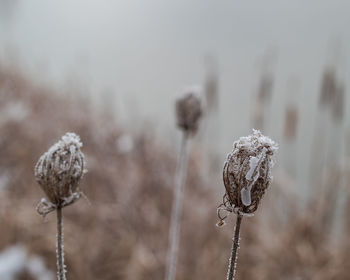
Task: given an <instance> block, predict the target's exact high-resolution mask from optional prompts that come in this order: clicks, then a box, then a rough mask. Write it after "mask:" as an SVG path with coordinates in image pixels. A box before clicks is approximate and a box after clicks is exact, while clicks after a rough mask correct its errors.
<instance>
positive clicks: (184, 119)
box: [175, 90, 202, 134]
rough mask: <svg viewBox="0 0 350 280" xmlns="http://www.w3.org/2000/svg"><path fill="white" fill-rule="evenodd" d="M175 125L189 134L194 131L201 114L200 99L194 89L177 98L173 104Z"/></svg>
mask: <svg viewBox="0 0 350 280" xmlns="http://www.w3.org/2000/svg"><path fill="white" fill-rule="evenodd" d="M175 109H176V117H177V125H178V127H179V128H180V129H182V130H184V131H185V132H188V133H190V134H194V133H196V131H197V129H198V124H199V119H200V117H201V116H202V104H201V99H200V98H199V97H198V96H197V94H196V92H195V91H194V90H192V91H189V92H188V93H187V94H186V95H185V96H183V97H182V98H180V99H178V100H177V101H176V104H175Z"/></svg>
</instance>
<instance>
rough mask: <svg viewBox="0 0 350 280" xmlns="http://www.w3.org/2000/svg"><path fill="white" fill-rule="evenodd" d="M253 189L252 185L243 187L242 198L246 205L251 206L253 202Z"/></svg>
mask: <svg viewBox="0 0 350 280" xmlns="http://www.w3.org/2000/svg"><path fill="white" fill-rule="evenodd" d="M251 189H252V188H251V187H250V186H249V187H248V188H247V189H246V188H243V189H241V200H242V203H243V204H244V205H245V206H249V205H250V204H251V203H252V198H251V195H250V191H251Z"/></svg>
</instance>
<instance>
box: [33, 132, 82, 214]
mask: <svg viewBox="0 0 350 280" xmlns="http://www.w3.org/2000/svg"><path fill="white" fill-rule="evenodd" d="M82 146H83V144H82V143H81V141H80V138H79V136H78V135H76V134H75V133H66V134H65V135H64V136H63V137H62V138H61V140H60V141H58V142H57V143H56V144H55V145H53V146H52V147H51V148H50V149H49V150H48V151H47V152H46V153H44V154H43V155H42V156H41V157H40V159H39V161H38V163H37V164H36V166H35V170H34V173H35V178H36V181H37V182H38V184H39V185H40V186H41V188H42V189H43V191H44V192H45V194H46V196H47V197H48V199H49V202H47V201H46V200H45V199H44V200H42V201H41V202H40V203H39V205H38V207H37V209H38V212H39V213H40V214H42V215H45V214H44V213H45V212H46V214H47V213H48V212H51V211H52V210H54V209H55V208H56V207H57V206H60V207H64V206H66V205H69V204H72V203H73V202H74V201H76V200H77V199H79V197H80V191H79V189H78V184H79V181H80V179H81V178H82V177H83V175H84V173H85V172H86V171H85V160H84V154H83V153H82V152H81V150H80V148H81V147H82ZM39 209H41V210H42V213H41V212H40V211H39Z"/></svg>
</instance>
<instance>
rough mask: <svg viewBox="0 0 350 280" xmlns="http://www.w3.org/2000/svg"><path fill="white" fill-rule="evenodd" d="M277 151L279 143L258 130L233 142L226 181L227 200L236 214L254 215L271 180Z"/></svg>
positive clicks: (228, 157)
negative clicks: (273, 158)
mask: <svg viewBox="0 0 350 280" xmlns="http://www.w3.org/2000/svg"><path fill="white" fill-rule="evenodd" d="M275 150H277V144H276V143H275V142H274V141H272V140H271V139H270V138H268V137H266V136H264V135H262V134H261V132H260V131H259V130H253V134H252V135H249V136H247V137H241V138H240V139H239V140H238V141H235V142H234V143H233V150H232V152H231V153H229V154H228V156H227V160H226V162H225V165H224V171H223V179H224V185H225V188H226V196H227V200H228V202H229V204H230V206H231V208H232V209H234V210H235V211H236V212H237V213H240V214H252V213H254V212H255V211H256V209H257V208H258V205H259V202H260V200H261V198H262V196H263V195H264V193H265V190H266V189H267V188H268V187H269V185H270V183H271V180H272V177H271V167H272V165H273V161H272V155H273V153H274V151H275Z"/></svg>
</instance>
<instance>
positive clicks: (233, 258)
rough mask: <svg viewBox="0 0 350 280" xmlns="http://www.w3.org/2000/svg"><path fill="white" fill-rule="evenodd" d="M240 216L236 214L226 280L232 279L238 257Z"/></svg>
mask: <svg viewBox="0 0 350 280" xmlns="http://www.w3.org/2000/svg"><path fill="white" fill-rule="evenodd" d="M242 218H243V217H242V216H241V215H237V220H236V226H235V233H234V237H233V243H232V249H231V257H230V260H229V266H228V271H227V280H234V279H235V274H236V266H237V258H238V248H239V231H240V228H241V222H242Z"/></svg>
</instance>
